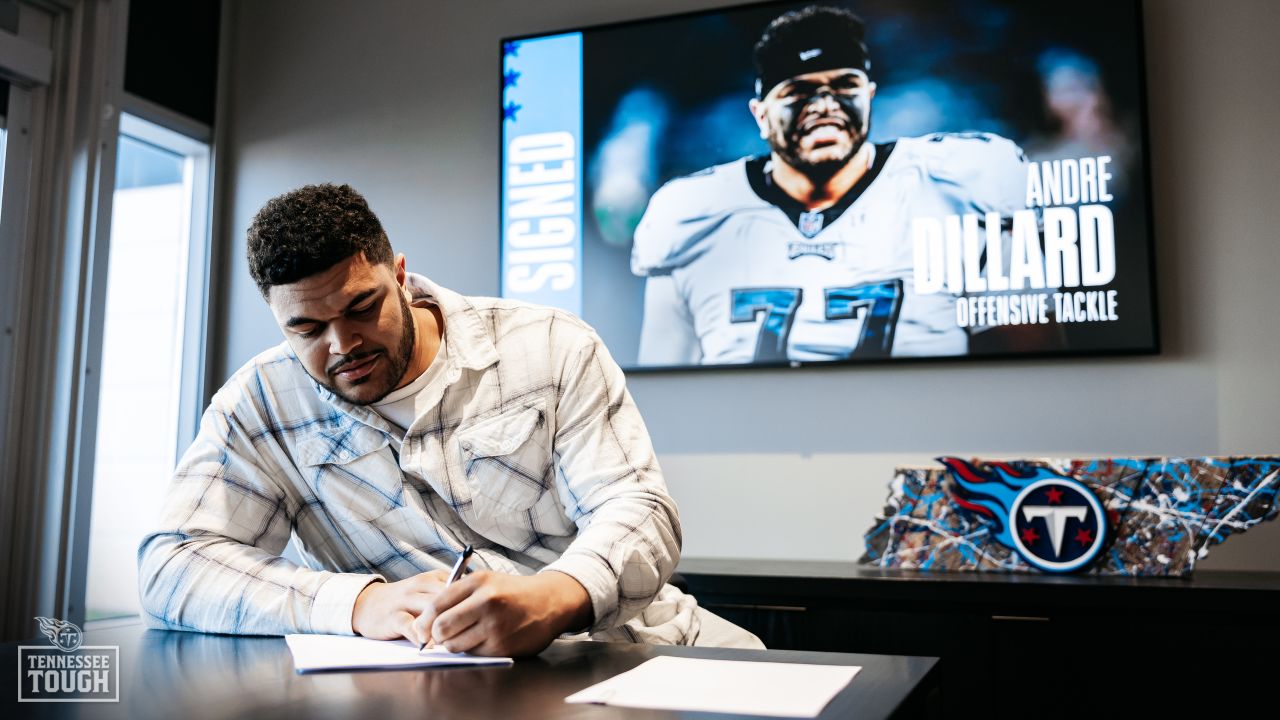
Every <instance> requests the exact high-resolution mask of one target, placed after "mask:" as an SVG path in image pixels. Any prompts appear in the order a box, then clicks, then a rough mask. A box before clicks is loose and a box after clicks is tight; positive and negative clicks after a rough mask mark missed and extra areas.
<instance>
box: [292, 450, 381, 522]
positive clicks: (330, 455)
mask: <svg viewBox="0 0 1280 720" xmlns="http://www.w3.org/2000/svg"><path fill="white" fill-rule="evenodd" d="M352 435H353V436H352V437H348V438H346V440H347V442H345V443H338V442H335V441H334V439H333V438H330V437H323V436H322V437H313V438H309V439H308V440H306V441H304V442H303V443H302V444H301V445H300V446H299V453H298V455H299V458H298V459H299V464H300V465H301V466H302V470H303V473H304V475H307V476H308V478H307V479H308V481H309V482H310V484H311V487H312V488H313V489H314V490H315V493H316V496H317V497H318V498H319V499H320V500H321V501H323V502H324V504H325V507H326V508H327V509H328V510H330V511H332V512H334V513H335V514H337V515H338V516H340V517H344V518H348V519H352V520H359V521H367V520H373V519H376V518H378V517H381V516H383V515H385V514H387V513H388V512H390V511H392V510H394V509H396V508H398V507H400V506H401V505H403V504H404V483H403V481H402V480H401V475H400V467H399V465H397V464H396V462H395V458H394V456H393V454H392V453H391V451H390V450H389V449H387V446H388V444H389V443H388V441H387V439H386V437H385V436H383V435H382V434H381V433H378V432H376V431H374V432H368V433H365V432H357V433H353V434H352Z"/></svg>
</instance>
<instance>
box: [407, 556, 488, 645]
mask: <svg viewBox="0 0 1280 720" xmlns="http://www.w3.org/2000/svg"><path fill="white" fill-rule="evenodd" d="M472 552H474V550H473V548H472V547H471V546H470V545H467V546H466V547H464V548H462V552H460V553H458V560H457V562H455V563H454V564H453V569H452V570H450V571H449V579H448V580H446V581H445V583H444V590H448V589H449V586H450V585H452V584H453V581H454V580H457V579H458V578H460V577H462V573H464V572H466V570H467V560H470V559H471V553H472ZM444 590H441V592H444ZM426 647H427V643H426V642H425V641H424V642H423V643H422V644H421V645H419V646H418V652H422V651H423V649H425V648H426Z"/></svg>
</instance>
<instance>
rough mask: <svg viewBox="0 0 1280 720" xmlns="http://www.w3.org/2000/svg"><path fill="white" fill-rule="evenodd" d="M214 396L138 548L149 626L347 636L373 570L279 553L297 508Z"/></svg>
mask: <svg viewBox="0 0 1280 720" xmlns="http://www.w3.org/2000/svg"><path fill="white" fill-rule="evenodd" d="M242 408H243V404H242V403H236V402H235V401H234V400H228V399H227V398H226V397H225V396H224V394H223V393H219V396H218V397H215V398H214V402H213V403H212V404H211V405H210V407H209V409H208V410H207V411H206V412H205V414H204V418H203V419H202V421H201V426H200V433H199V435H198V437H197V438H196V441H195V442H194V443H193V444H192V446H191V447H190V448H189V449H188V450H187V452H186V454H185V455H184V456H183V458H182V460H181V462H180V463H179V464H178V468H177V470H176V471H175V472H174V475H173V478H172V480H171V482H170V485H169V488H168V492H167V495H166V498H165V503H164V509H163V512H162V516H161V520H160V522H159V524H158V527H156V528H155V530H154V531H153V532H151V533H150V534H148V535H147V536H146V537H145V538H143V540H142V543H141V545H140V546H139V548H138V584H139V595H140V598H141V601H142V608H143V613H144V616H145V618H146V620H147V623H148V625H150V626H152V627H160V628H168V629H177V630H196V631H202V632H219V633H235V634H249V635H282V634H286V633H293V632H315V633H336V634H351V633H352V629H351V612H352V608H353V607H354V605H355V600H356V596H357V595H359V593H360V591H361V590H362V589H363V588H364V587H365V586H366V585H368V584H369V583H370V582H372V581H374V580H378V579H381V578H380V576H377V575H363V574H352V573H334V572H326V571H318V570H311V569H307V568H304V567H300V566H298V565H296V564H294V563H293V562H290V561H289V560H288V559H286V558H284V557H282V556H281V553H282V552H283V551H284V548H285V545H286V544H287V543H288V541H289V537H290V534H291V531H292V523H293V518H295V517H296V515H297V512H298V507H296V504H297V503H296V501H294V500H291V498H290V497H289V495H288V493H286V492H285V491H284V490H283V489H282V487H281V483H280V482H278V480H277V479H278V478H279V477H280V472H281V470H280V469H279V468H278V467H275V466H274V463H273V462H271V461H270V460H268V459H267V458H264V457H263V456H262V455H261V454H259V453H258V452H257V449H256V448H255V444H254V433H251V432H248V431H246V429H245V425H244V423H243V422H242V421H241V419H239V418H238V417H237V412H238V411H239V410H241V409H242Z"/></svg>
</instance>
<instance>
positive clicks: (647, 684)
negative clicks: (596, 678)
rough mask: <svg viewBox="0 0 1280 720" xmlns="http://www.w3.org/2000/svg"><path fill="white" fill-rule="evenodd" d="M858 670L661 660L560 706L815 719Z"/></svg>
mask: <svg viewBox="0 0 1280 720" xmlns="http://www.w3.org/2000/svg"><path fill="white" fill-rule="evenodd" d="M861 669H862V668H861V667H858V666H853V665H800V664H794V663H774V662H740V661H736V660H703V659H698V658H682V657H668V656H663V657H656V658H653V659H652V660H649V661H647V662H645V663H643V664H641V665H639V666H638V667H636V668H634V669H632V670H628V671H627V672H624V673H622V674H620V675H615V676H614V677H612V678H609V679H608V680H605V681H604V682H601V683H596V684H595V685H592V686H591V687H589V688H587V689H586V690H582V691H580V692H577V693H574V694H573V695H570V696H569V697H567V698H565V702H570V703H598V704H603V705H618V706H621V707H635V708H648V709H653V710H687V711H702V712H719V713H736V714H741V715H775V716H781V717H817V716H818V715H819V714H821V713H822V709H823V708H824V707H826V706H827V703H829V702H831V698H833V697H835V696H836V694H837V693H839V692H840V691H841V690H842V689H844V686H845V685H848V684H849V681H850V680H852V679H853V676H854V675H857V674H858V671H859V670H861Z"/></svg>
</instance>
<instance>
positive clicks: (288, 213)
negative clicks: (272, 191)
mask: <svg viewBox="0 0 1280 720" xmlns="http://www.w3.org/2000/svg"><path fill="white" fill-rule="evenodd" d="M356 253H364V257H365V260H367V261H369V262H370V263H373V264H377V263H388V264H390V263H391V261H392V258H393V255H392V252H391V243H390V242H389V241H388V240H387V234H386V232H384V231H383V229H382V223H381V222H379V221H378V216H377V215H374V214H373V211H372V210H370V209H369V204H368V203H366V202H365V200H364V197H363V196H361V195H360V193H358V192H356V191H355V190H353V189H351V186H350V185H332V184H329V183H325V184H323V185H307V186H305V187H300V188H298V189H297V190H292V191H290V192H287V193H285V194H283V195H280V196H279V197H275V198H272V199H271V200H268V201H267V204H266V205H263V206H262V209H261V210H259V211H258V214H257V215H255V216H254V217H253V223H251V224H250V225H249V273H250V274H251V275H252V276H253V281H254V282H255V283H257V284H258V290H260V291H261V292H262V296H263V297H267V293H268V292H270V290H271V286H273V285H288V284H289V283H293V282H297V281H298V280H302V279H303V278H307V277H310V276H312V275H315V274H316V273H319V272H324V271H325V270H328V269H329V268H331V267H333V266H334V265H337V264H338V263H340V262H342V261H343V260H346V259H347V258H349V257H352V256H354V255H355V254H356Z"/></svg>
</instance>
